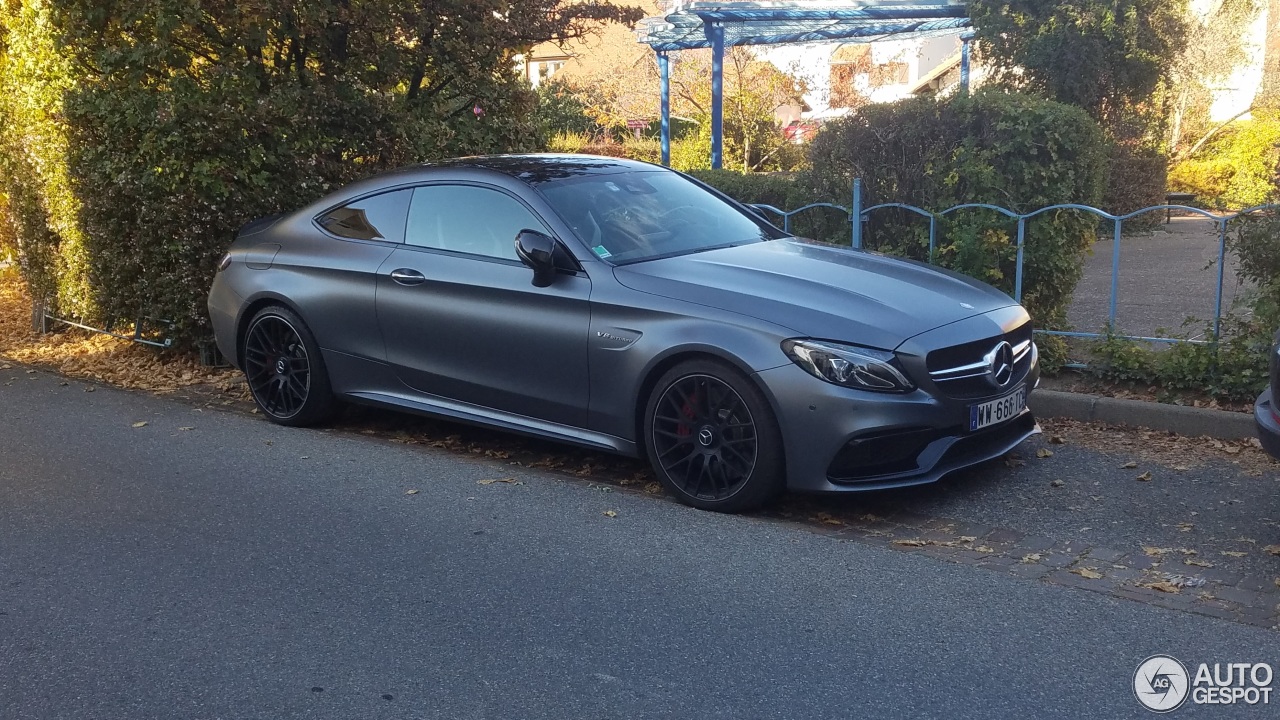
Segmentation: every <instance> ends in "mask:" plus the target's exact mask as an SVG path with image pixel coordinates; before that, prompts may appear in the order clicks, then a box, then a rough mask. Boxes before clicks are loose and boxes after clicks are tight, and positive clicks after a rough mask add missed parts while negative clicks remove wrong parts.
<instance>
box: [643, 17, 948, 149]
mask: <svg viewBox="0 0 1280 720" xmlns="http://www.w3.org/2000/svg"><path fill="white" fill-rule="evenodd" d="M969 27H970V22H969V16H968V10H967V9H966V8H965V3H964V0H936V1H935V2H918V1H917V2H902V1H888V2H863V3H856V4H854V3H837V2H817V1H815V2H729V3H725V2H687V3H681V4H680V6H679V7H678V9H677V10H676V11H674V12H672V13H669V14H667V15H666V16H665V17H656V18H646V19H644V20H643V21H641V23H640V26H639V27H638V28H637V34H638V35H639V38H640V42H642V43H645V44H647V45H649V46H650V47H652V48H653V49H654V52H656V53H657V56H658V69H659V71H660V73H661V78H662V80H661V88H662V164H663V165H669V164H670V163H671V65H670V59H669V57H668V53H670V52H672V51H676V50H693V49H698V48H711V167H713V168H719V167H720V166H721V161H722V150H723V143H724V132H723V131H724V49H725V48H726V47H733V46H734V45H786V44H796V43H812V42H874V41H876V40H883V39H885V38H888V37H891V36H903V35H908V36H911V37H931V36H935V35H953V34H955V33H957V32H961V33H964V34H963V35H961V39H962V40H963V41H964V44H963V47H962V51H961V56H960V57H961V60H960V84H961V87H968V83H969V39H970V38H971V37H972V34H971V33H970V32H967V31H966V29H967V28H969Z"/></svg>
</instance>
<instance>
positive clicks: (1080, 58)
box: [969, 0, 1187, 125]
mask: <svg viewBox="0 0 1280 720" xmlns="http://www.w3.org/2000/svg"><path fill="white" fill-rule="evenodd" d="M1186 6H1187V0H1052V1H1049V0H973V2H971V3H970V4H969V14H970V17H972V18H973V23H974V27H975V32H976V36H977V40H978V49H979V52H980V54H981V56H982V57H983V58H985V62H986V64H987V65H988V66H989V67H990V68H991V73H992V80H993V81H994V82H996V83H998V84H1001V85H1004V86H1006V87H1013V88H1017V89H1021V90H1024V91H1030V92H1034V93H1036V94H1039V95H1041V96H1043V97H1046V98H1049V99H1051V100H1057V101H1059V102H1065V103H1069V104H1071V105H1076V106H1078V107H1081V108H1084V109H1085V110H1086V111H1087V112H1088V113H1089V114H1090V115H1092V116H1093V118H1094V119H1095V120H1099V121H1100V122H1102V123H1103V124H1104V125H1113V124H1115V123H1117V122H1120V121H1122V119H1123V118H1124V116H1125V114H1126V112H1127V111H1129V110H1130V109H1132V108H1133V107H1134V106H1136V105H1139V104H1141V103H1144V102H1146V101H1148V99H1149V98H1150V97H1151V96H1152V94H1153V93H1154V92H1155V91H1156V90H1157V88H1159V86H1160V84H1161V81H1162V80H1164V79H1166V78H1167V77H1168V76H1169V73H1170V71H1171V68H1172V66H1173V63H1174V60H1175V58H1177V56H1178V53H1179V51H1180V49H1181V47H1182V44H1183V38H1184V35H1185V12H1186Z"/></svg>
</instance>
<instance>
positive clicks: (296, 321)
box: [242, 306, 333, 427]
mask: <svg viewBox="0 0 1280 720" xmlns="http://www.w3.org/2000/svg"><path fill="white" fill-rule="evenodd" d="M242 365H243V367H244V374H245V379H246V380H248V382H249V392H250V393H252V394H253V401H254V402H255V403H257V405H258V409H259V410H261V411H262V414H264V415H266V416H267V418H268V419H269V420H271V421H272V422H274V423H278V424H280V425H290V426H296V427H301V426H306V425H314V424H316V423H319V422H322V421H323V420H325V419H326V418H328V417H329V415H330V414H331V412H332V410H333V391H332V390H331V389H330V386H329V375H328V372H327V371H326V370H325V367H324V359H323V358H322V357H321V356H320V346H319V345H317V344H316V341H315V338H314V337H312V336H311V331H310V330H308V329H307V326H306V325H305V324H304V323H303V322H302V318H300V317H298V316H297V314H295V313H294V312H293V311H291V310H289V309H288V308H284V307H279V306H272V307H267V308H263V309H262V310H260V311H258V314H256V315H254V316H253V319H252V320H251V321H249V329H248V330H247V331H246V332H245V335H244V362H243V363H242Z"/></svg>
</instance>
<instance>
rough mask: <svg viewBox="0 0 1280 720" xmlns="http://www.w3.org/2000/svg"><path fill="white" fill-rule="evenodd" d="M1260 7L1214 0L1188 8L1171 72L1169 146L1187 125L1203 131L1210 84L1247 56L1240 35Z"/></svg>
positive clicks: (1256, 1) (1253, 2) (1257, 0)
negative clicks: (1199, 7) (1183, 34)
mask: <svg viewBox="0 0 1280 720" xmlns="http://www.w3.org/2000/svg"><path fill="white" fill-rule="evenodd" d="M1262 7H1263V3H1262V0H1217V1H1216V2H1215V3H1213V5H1211V6H1209V7H1207V8H1204V12H1203V13H1196V12H1188V15H1187V34H1186V43H1185V44H1184V46H1183V48H1182V52H1181V53H1179V55H1178V58H1177V60H1176V61H1175V62H1174V64H1173V67H1172V69H1171V73H1170V79H1171V90H1172V92H1171V96H1170V105H1171V107H1170V127H1169V149H1170V151H1174V152H1176V151H1177V150H1178V149H1179V146H1180V145H1182V142H1183V138H1184V135H1185V134H1186V132H1187V131H1188V130H1190V131H1192V132H1197V131H1198V132H1204V129H1205V126H1206V125H1207V123H1208V119H1209V118H1208V109H1209V106H1210V104H1211V103H1212V90H1213V87H1214V85H1216V84H1217V83H1220V82H1222V81H1223V80H1226V79H1227V78H1228V77H1229V76H1230V75H1231V74H1232V73H1233V72H1234V71H1235V70H1236V68H1237V67H1239V66H1240V65H1241V64H1242V63H1243V62H1244V61H1245V60H1247V59H1248V53H1247V49H1246V45H1245V37H1246V35H1247V33H1248V29H1249V26H1250V25H1252V24H1253V22H1254V20H1256V19H1257V17H1258V13H1259V11H1261V10H1262ZM1192 140H1194V137H1193V138H1192Z"/></svg>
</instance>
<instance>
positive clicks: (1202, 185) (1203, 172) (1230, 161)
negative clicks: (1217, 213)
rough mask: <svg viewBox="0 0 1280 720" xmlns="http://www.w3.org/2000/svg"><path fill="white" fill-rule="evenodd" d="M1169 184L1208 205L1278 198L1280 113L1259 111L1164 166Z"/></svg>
mask: <svg viewBox="0 0 1280 720" xmlns="http://www.w3.org/2000/svg"><path fill="white" fill-rule="evenodd" d="M1169 185H1170V187H1172V188H1173V189H1175V190H1178V191H1181V192H1191V193H1195V194H1196V196H1197V200H1198V201H1199V202H1201V203H1204V204H1206V205H1208V206H1209V207H1214V208H1220V209H1228V208H1230V209H1239V208H1246V207H1253V206H1255V205H1261V204H1263V203H1266V202H1271V201H1274V200H1276V199H1277V198H1280V112H1276V111H1274V110H1273V111H1269V112H1268V111H1258V112H1256V113H1255V117H1254V119H1253V120H1247V121H1240V122H1237V123H1236V124H1234V125H1232V126H1231V127H1228V128H1227V129H1226V130H1223V131H1222V132H1221V133H1219V134H1218V135H1217V136H1216V137H1214V139H1213V140H1210V141H1209V143H1207V144H1206V145H1205V147H1203V148H1201V150H1200V151H1199V152H1198V153H1197V154H1196V155H1194V156H1193V157H1191V158H1188V159H1185V160H1182V161H1180V162H1178V163H1176V164H1174V166H1173V167H1172V168H1170V170H1169Z"/></svg>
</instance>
